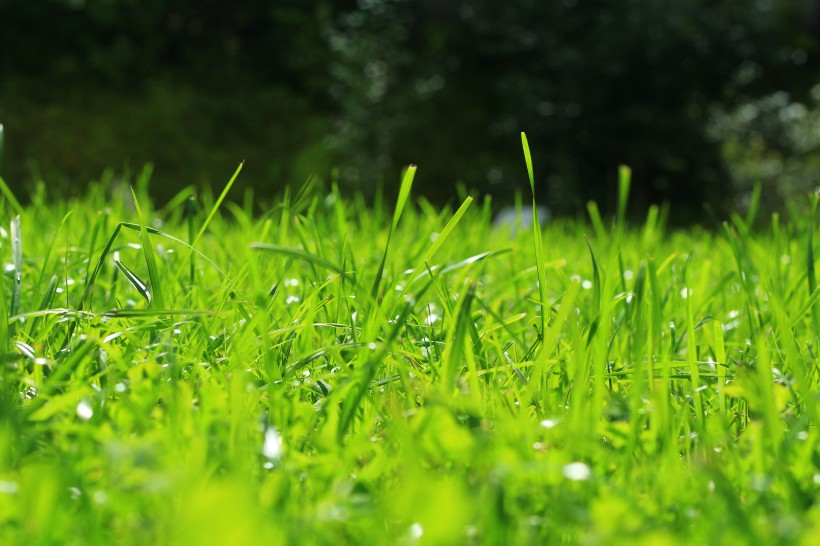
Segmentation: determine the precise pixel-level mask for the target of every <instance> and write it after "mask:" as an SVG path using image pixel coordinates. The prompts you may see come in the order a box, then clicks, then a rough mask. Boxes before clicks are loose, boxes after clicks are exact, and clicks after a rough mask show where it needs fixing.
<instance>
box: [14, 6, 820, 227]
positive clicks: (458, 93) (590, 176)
mask: <svg viewBox="0 0 820 546" xmlns="http://www.w3.org/2000/svg"><path fill="white" fill-rule="evenodd" d="M817 13H818V10H817V9H816V2H814V1H813V0H803V1H801V2H795V1H790V0H754V1H746V0H744V1H741V0H729V1H726V2H720V3H717V4H715V3H714V2H709V1H706V0H686V1H683V2H674V3H670V2H667V1H665V0H629V1H617V2H615V1H607V2H596V3H594V5H593V4H590V3H586V2H576V1H574V0H566V1H562V2H532V1H531V0H514V1H510V2H504V3H498V2H494V1H491V0H472V1H470V2H461V1H455V0H443V1H442V0H419V1H412V2H411V1H408V0H360V1H344V0H342V1H334V2H329V1H327V0H307V1H296V0H281V1H277V2H267V1H262V0H244V1H243V2H239V3H225V2H220V1H216V0H206V1H193V0H150V1H142V2H137V1H131V0H43V1H40V2H29V1H27V0H0V17H1V18H2V20H3V21H4V27H5V29H6V30H5V31H4V32H3V33H2V36H0V74H2V78H1V79H0V119H2V122H3V123H4V124H5V126H6V132H7V134H8V139H7V141H8V156H9V157H10V158H14V159H13V160H8V161H7V162H6V165H5V167H4V173H3V174H4V176H5V178H6V179H7V180H10V181H11V183H12V184H13V186H14V187H22V186H24V185H28V184H29V183H30V182H31V181H35V182H36V181H37V180H38V179H45V180H48V181H49V187H50V189H51V190H52V191H54V190H56V189H57V188H58V187H62V188H63V189H65V190H68V191H75V190H76V189H77V188H82V187H85V184H86V183H87V181H88V180H90V179H92V178H96V177H99V176H100V174H101V173H102V171H103V170H104V169H107V168H113V169H114V170H115V171H116V173H117V174H118V176H119V177H121V178H126V179H127V178H129V176H130V175H131V174H132V173H134V172H137V171H139V170H140V169H141V168H142V165H143V164H144V163H145V162H147V161H151V162H154V164H155V166H156V169H155V173H156V174H155V179H156V181H157V183H156V184H155V189H154V191H155V193H156V195H157V197H158V198H159V199H167V198H168V197H169V196H170V195H171V194H172V193H173V192H174V191H177V190H178V189H179V188H181V187H183V186H185V185H187V184H190V183H201V184H207V183H210V182H212V181H214V180H217V181H218V180H222V179H224V177H225V175H226V174H227V173H226V171H229V170H230V168H231V165H233V164H234V163H235V162H236V161H238V160H239V159H242V158H245V159H247V169H246V173H245V177H244V180H242V181H240V185H246V186H249V187H253V188H255V190H256V191H257V192H258V193H261V194H264V195H272V194H274V193H276V192H277V191H279V190H281V189H282V188H283V187H284V186H285V185H287V184H291V183H297V184H301V182H303V181H304V179H305V178H307V177H308V176H309V175H310V174H312V173H315V174H318V175H320V176H321V177H323V178H325V179H327V178H329V177H330V172H331V168H332V167H334V166H338V167H339V168H340V170H339V174H338V176H339V181H340V183H341V184H342V187H343V188H351V189H353V188H355V189H358V190H362V191H364V192H365V193H372V192H373V190H374V188H375V187H377V186H378V185H379V184H384V185H385V186H386V187H387V189H388V191H395V188H393V187H392V186H393V185H394V182H395V175H394V173H395V172H397V171H398V169H399V168H400V166H402V165H405V164H407V163H409V162H415V163H419V164H421V165H423V166H424V169H423V171H422V172H423V174H422V175H421V176H420V178H419V180H418V182H417V187H418V191H419V192H420V193H423V194H425V195H427V196H429V197H430V198H431V199H433V200H436V201H447V200H450V199H452V198H453V196H454V194H456V187H457V185H458V184H459V183H461V184H463V185H464V186H466V187H469V188H473V189H474V190H476V191H479V192H487V193H494V194H496V196H497V197H498V199H497V201H502V200H504V199H509V196H510V195H511V191H510V190H512V189H522V188H525V185H522V184H523V182H524V181H523V179H522V177H521V176H520V174H518V172H519V169H517V168H516V165H517V155H518V154H517V137H516V135H517V134H518V132H519V131H520V130H527V131H528V132H529V134H530V135H531V137H532V139H533V142H537V143H538V145H537V148H536V149H534V154H535V155H536V157H537V158H539V159H540V161H541V163H542V164H543V165H544V169H543V173H544V174H543V175H542V176H541V178H540V179H539V181H538V186H539V188H538V189H539V199H541V200H543V201H544V202H546V203H548V204H549V205H550V206H551V207H552V208H553V209H554V210H556V211H560V212H571V213H575V212H577V211H578V210H579V206H581V205H583V204H584V203H585V202H586V200H588V199H590V198H594V199H597V200H598V201H599V202H600V203H601V205H602V206H603V207H605V208H611V207H612V206H613V204H614V202H615V196H614V191H613V190H612V189H611V188H614V180H615V176H616V171H617V165H619V164H622V163H625V164H629V165H631V166H632V168H633V170H634V172H635V199H634V200H633V206H634V207H635V208H636V209H642V208H645V206H646V204H647V203H650V202H657V201H660V200H669V201H671V202H673V203H674V204H675V207H674V211H673V214H674V215H675V216H676V217H680V218H682V219H684V218H696V217H698V216H699V215H700V214H701V212H702V210H703V209H702V203H703V202H709V203H710V204H711V206H712V207H713V208H717V209H719V208H721V207H723V206H726V205H731V204H733V199H734V198H735V196H736V195H737V194H738V193H740V194H742V193H744V192H745V191H746V188H747V187H748V186H749V185H750V184H751V183H753V182H755V181H758V180H757V179H758V178H759V176H758V175H756V174H755V175H752V174H751V173H752V172H755V173H757V172H759V171H760V169H755V168H753V167H750V166H747V165H746V159H750V158H748V157H741V154H739V153H737V152H736V150H737V149H738V148H737V147H734V148H733V147H732V146H733V145H731V144H729V145H728V146H729V147H728V148H727V147H726V144H725V142H726V141H727V140H729V141H732V142H738V143H741V142H744V141H747V140H748V139H749V138H753V137H752V136H750V135H755V134H756V135H762V140H760V139H759V140H760V142H759V144H758V147H760V146H762V147H763V148H765V149H766V150H768V151H771V152H772V153H776V154H778V157H783V158H784V161H791V158H792V157H793V156H796V157H798V160H797V161H801V159H799V158H803V157H805V154H806V148H805V143H806V140H805V139H803V140H802V141H801V142H799V143H798V142H796V141H794V139H793V138H786V139H783V138H780V136H782V135H779V136H775V135H772V134H770V133H766V134H762V133H760V132H755V131H756V130H755V129H754V128H753V127H749V126H748V123H747V125H742V126H741V125H738V123H737V122H736V121H737V120H736V119H735V120H734V121H733V118H732V115H731V112H734V111H735V110H737V109H743V108H744V107H745V106H746V105H752V107H753V105H754V104H755V101H758V100H766V97H771V96H775V95H774V94H775V93H778V95H776V96H778V97H781V98H780V99H778V100H781V101H783V100H785V101H786V102H789V103H794V104H805V105H807V106H805V108H807V111H811V103H810V102H808V101H810V95H809V93H810V90H811V89H812V87H813V86H814V84H815V83H816V81H815V80H816V77H815V75H816V73H817V66H818V61H817V58H818V57H817V53H818V49H817V43H818V41H817V37H818V33H817V28H818V25H817V21H818V18H817ZM764 110H765V108H764ZM743 112H745V113H746V114H745V115H746V118H744V119H746V120H747V122H749V121H750V120H749V119H747V118H748V114H749V112H750V110H749V109H748V108H746V109H745V110H743ZM727 131H728V132H731V135H732V136H731V137H730V136H728V133H727ZM740 148H741V149H748V147H747V146H745V145H740ZM733 150H734V151H733ZM812 150H813V148H812ZM793 152H796V154H795V153H793ZM767 153H768V152H767ZM812 153H813V152H812ZM800 169H803V170H806V169H805V168H803V167H800V168H798V169H795V168H789V169H787V170H788V171H789V173H791V174H790V175H789V176H792V177H793V178H794V177H797V178H801V177H802V175H797V174H795V173H796V171H797V170H800ZM761 181H763V182H766V184H767V186H766V188H765V191H767V192H770V193H772V194H773V195H780V194H783V193H784V190H783V188H785V187H789V188H790V187H792V186H794V185H795V184H796V182H794V183H792V182H788V183H786V184H784V185H781V183H780V182H781V181H780V179H779V178H778V177H771V176H768V177H763V178H762V180H761ZM803 185H805V182H804V183H803ZM786 193H788V192H786ZM766 202H767V203H768V202H770V201H769V200H766Z"/></svg>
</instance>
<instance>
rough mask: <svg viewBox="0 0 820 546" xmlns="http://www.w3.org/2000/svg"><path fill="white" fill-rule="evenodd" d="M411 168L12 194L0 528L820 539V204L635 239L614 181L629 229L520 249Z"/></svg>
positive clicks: (85, 540) (546, 238) (503, 539)
mask: <svg viewBox="0 0 820 546" xmlns="http://www.w3.org/2000/svg"><path fill="white" fill-rule="evenodd" d="M522 142H523V145H524V151H525V158H526V162H525V163H526V169H527V173H528V175H529V178H530V182H531V186H532V190H533V192H534V191H535V183H536V182H535V181H536V179H535V174H534V170H535V169H534V167H533V162H532V158H531V154H530V152H529V147H528V145H527V142H526V138H525V137H523V138H522ZM414 173H415V168H414V167H411V168H409V169H408V170H407V171H406V172H405V174H404V178H403V182H402V186H401V188H402V189H401V192H400V197H399V200H398V203H397V204H396V207H395V209H394V210H392V211H388V210H380V209H378V208H374V207H372V206H368V205H366V204H364V203H363V201H362V199H360V198H356V197H354V198H351V199H345V198H344V196H342V195H341V194H340V193H339V191H338V189H337V188H335V187H333V188H331V189H330V190H329V191H327V192H325V191H323V190H322V189H321V188H319V187H318V186H316V185H314V186H311V187H310V188H307V189H306V190H304V191H303V192H300V193H298V194H296V195H286V196H285V197H284V198H283V200H282V201H281V202H280V203H279V204H278V205H277V206H275V207H273V208H271V209H269V210H268V211H267V212H266V213H264V214H262V215H259V216H254V215H253V214H252V212H251V211H252V210H253V207H252V206H250V204H248V203H246V204H245V205H244V206H239V205H235V204H231V203H230V202H229V201H228V200H227V199H226V195H227V193H228V190H229V189H230V185H231V184H232V181H231V182H230V183H229V184H228V186H227V187H226V189H225V191H223V192H222V194H221V195H219V196H218V197H216V198H214V197H213V196H210V195H209V194H207V193H206V194H203V195H200V196H198V197H194V192H193V191H192V190H186V191H185V192H183V193H181V194H180V195H179V196H177V198H175V199H174V200H173V201H172V203H171V204H170V205H169V206H167V207H164V208H155V207H154V206H152V204H151V203H150V202H147V201H146V199H147V197H146V192H145V191H144V188H141V189H140V191H136V192H134V194H133V198H134V199H133V202H134V205H135V207H134V209H128V208H127V207H126V206H125V205H124V204H122V203H108V202H106V200H105V192H104V189H103V188H102V187H100V186H92V187H91V188H90V189H89V191H88V193H87V194H86V195H84V196H83V197H81V198H78V199H76V200H74V201H72V202H68V203H50V202H48V200H47V199H45V198H43V196H40V197H37V196H34V198H33V199H32V202H31V204H30V205H27V206H25V207H22V206H20V205H19V203H18V202H17V201H16V199H14V197H13V195H11V193H10V192H9V191H8V188H7V187H6V186H5V184H3V185H2V186H0V189H3V192H2V193H3V196H4V197H3V203H2V210H3V214H4V215H5V216H3V219H2V222H0V225H2V226H3V227H2V229H0V257H2V260H3V261H2V263H3V266H4V269H3V271H4V276H3V284H2V290H0V543H2V544H25V543H35V544H49V543H60V544H110V543H120V544H128V543H133V544H145V543H157V544H198V543H214V544H223V543H224V544H227V543H230V544H245V543H248V544H258V543H271V544H294V543H315V544H339V543H357V544H358V543H361V544H380V543H397V544H413V543H419V544H425V543H427V544H461V543H467V544H493V543H495V544H518V543H521V544H525V543H533V544H559V543H561V544H565V543H580V544H601V543H617V542H624V541H625V542H628V543H646V544H650V543H651V544H702V543H727V544H728V543H731V544H770V543H778V544H801V543H802V544H808V543H811V541H812V539H813V536H814V533H816V531H817V526H818V525H820V519H818V513H817V510H816V507H815V499H816V498H817V495H818V489H820V468H818V462H817V461H818V459H820V452H818V433H817V429H816V423H817V394H816V391H817V387H818V381H820V379H818V373H817V369H818V368H817V357H816V356H815V355H816V352H817V335H818V332H817V327H816V320H817V319H816V313H817V311H816V310H817V309H818V305H819V304H818V297H820V296H819V294H820V289H818V288H817V286H816V278H815V255H816V251H815V249H814V240H815V239H814V231H815V229H816V228H815V222H814V214H815V213H816V207H815V208H811V209H809V210H810V211H811V212H810V214H811V216H809V215H808V214H809V213H806V214H807V215H806V216H795V217H793V218H791V219H790V220H789V221H788V222H781V220H780V218H779V217H777V216H775V217H774V218H773V219H772V223H771V227H770V228H768V229H762V230H759V231H755V230H754V229H752V227H751V226H752V224H753V223H754V218H749V217H747V218H745V219H744V218H741V217H739V216H736V217H733V218H732V219H731V222H730V223H727V224H726V226H725V230H724V231H723V232H721V231H716V232H708V231H704V230H699V229H694V230H691V231H673V232H669V231H667V230H666V228H665V223H664V212H663V209H657V208H653V209H651V210H650V211H648V214H647V219H646V221H645V222H644V223H643V225H630V224H628V223H627V219H626V214H625V211H626V201H627V198H628V193H629V186H630V178H629V176H630V173H629V171H628V170H627V169H622V170H621V173H620V186H619V196H620V201H619V208H618V211H619V212H618V214H617V216H616V217H615V219H614V220H613V221H612V222H610V221H609V220H607V219H605V218H603V217H602V216H601V215H600V214H599V212H598V210H597V208H596V207H594V206H592V205H591V206H590V207H589V211H590V223H589V224H584V223H581V222H578V221H571V220H554V221H552V222H550V223H549V224H548V225H546V226H545V227H542V226H541V225H540V223H539V222H538V221H537V214H538V211H537V210H536V209H535V208H534V209H533V216H534V218H535V221H534V222H533V229H532V231H531V232H529V233H522V232H517V233H516V234H514V235H512V236H511V235H510V234H509V232H508V231H501V230H495V229H494V228H492V226H491V225H490V219H489V215H488V213H487V211H488V210H489V208H488V207H486V206H485V207H472V206H471V204H472V199H470V198H468V199H467V200H465V201H464V203H463V204H462V205H461V206H460V207H459V208H458V209H456V210H455V211H453V210H450V209H444V210H435V209H434V208H432V207H430V206H429V205H427V204H425V203H423V202H421V203H420V204H417V203H415V202H414V201H413V200H412V199H411V198H410V193H411V191H410V190H411V184H412V180H413V175H414ZM237 174H238V171H237ZM235 176H236V175H235ZM235 176H234V178H235ZM232 180H233V179H232ZM60 219H61V220H60ZM476 234H480V236H476ZM585 236H586V241H585V239H584V237H585Z"/></svg>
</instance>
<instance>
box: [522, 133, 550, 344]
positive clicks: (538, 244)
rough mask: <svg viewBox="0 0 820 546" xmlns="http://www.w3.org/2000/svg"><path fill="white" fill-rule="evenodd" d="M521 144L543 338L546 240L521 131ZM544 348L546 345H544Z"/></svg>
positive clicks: (526, 146) (527, 152) (527, 147)
mask: <svg viewBox="0 0 820 546" xmlns="http://www.w3.org/2000/svg"><path fill="white" fill-rule="evenodd" d="M521 146H522V148H523V149H524V162H525V163H526V164H527V176H529V179H530V191H531V193H532V235H533V239H534V241H535V264H536V267H537V270H538V296H539V299H540V305H541V339H542V340H543V338H544V335H545V333H546V331H547V310H548V309H549V301H547V271H546V269H545V268H544V242H543V237H542V235H541V219H540V218H539V217H538V206H537V204H536V201H535V175H534V173H533V169H532V155H531V154H530V145H529V143H528V142H527V135H526V134H525V133H523V132H522V133H521ZM542 350H544V347H543V345H542Z"/></svg>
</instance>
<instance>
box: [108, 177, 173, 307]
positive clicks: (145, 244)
mask: <svg viewBox="0 0 820 546" xmlns="http://www.w3.org/2000/svg"><path fill="white" fill-rule="evenodd" d="M131 196H132V197H133V198H134V208H135V209H136V211H137V220H138V221H139V226H140V237H141V238H142V252H143V255H144V256H145V263H146V265H147V266H148V281H149V282H150V286H151V291H152V292H153V297H151V293H152V292H151V291H148V292H147V294H144V296H145V297H146V298H147V299H148V302H149V303H148V305H149V306H151V307H154V308H160V309H162V308H164V307H165V298H164V296H163V293H162V283H161V282H160V278H159V270H158V269H157V260H156V256H155V255H154V245H153V244H152V243H151V237H150V236H149V235H148V230H147V229H145V219H144V218H143V216H142V210H141V208H140V203H139V198H137V194H136V192H135V191H134V188H131ZM117 266H118V267H120V269H121V270H122V269H123V267H124V266H121V264H119V263H118V264H117ZM126 270H127V268H126ZM126 278H127V279H128V280H129V281H131V282H132V284H133V281H132V279H131V278H130V277H129V276H128V275H126ZM138 290H139V289H138Z"/></svg>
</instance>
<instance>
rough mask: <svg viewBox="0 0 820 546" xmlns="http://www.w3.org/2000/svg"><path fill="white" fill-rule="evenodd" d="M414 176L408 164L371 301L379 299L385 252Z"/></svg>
mask: <svg viewBox="0 0 820 546" xmlns="http://www.w3.org/2000/svg"><path fill="white" fill-rule="evenodd" d="M415 176H416V166H415V165H410V166H408V167H407V169H405V171H404V175H403V176H402V179H401V186H400V187H399V196H398V198H397V199H396V208H395V210H394V211H393V221H392V223H391V224H390V230H389V231H388V232H387V243H385V245H384V254H383V255H382V260H381V262H380V263H379V268H378V269H377V270H376V277H375V278H374V279H373V287H372V288H371V289H370V299H371V301H373V302H376V301H378V299H379V288H380V287H381V283H382V277H383V276H384V265H385V263H387V253H388V252H389V251H390V239H391V238H392V237H393V233H394V232H395V231H396V227H398V225H399V220H400V219H401V214H402V212H403V211H404V206H405V205H406V204H407V199H408V198H409V197H410V190H411V189H412V187H413V178H414V177H415Z"/></svg>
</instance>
